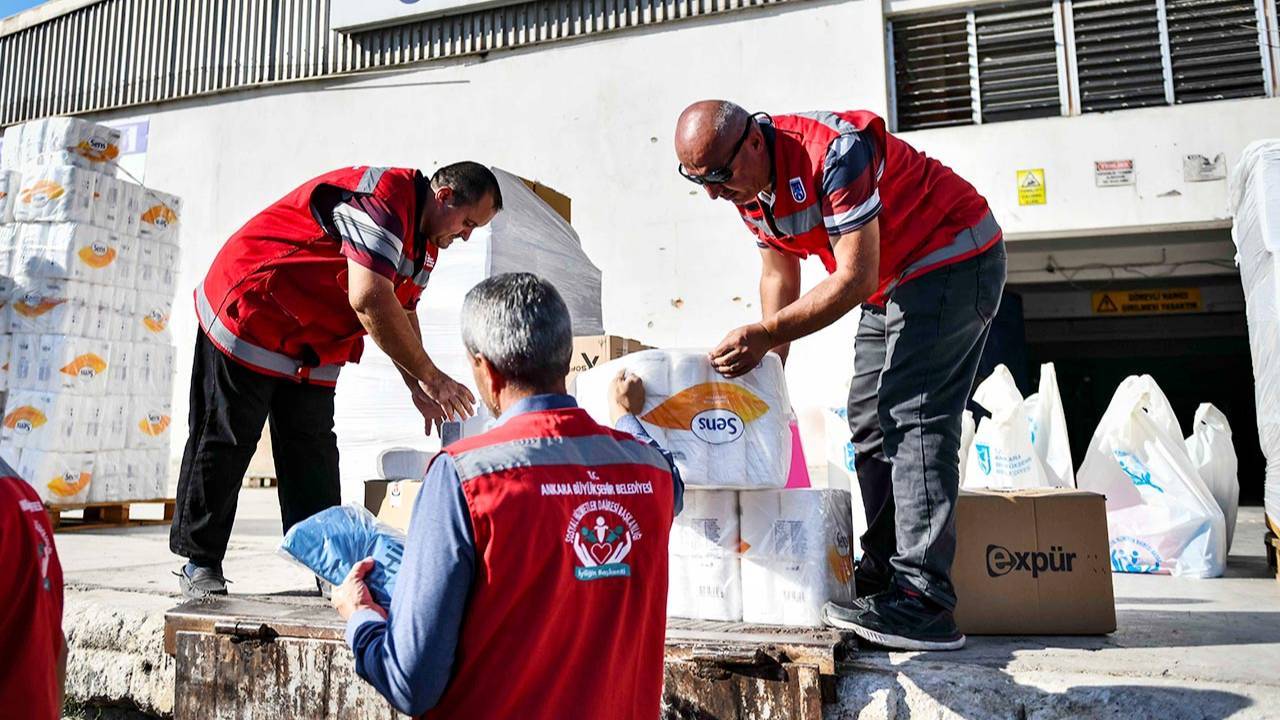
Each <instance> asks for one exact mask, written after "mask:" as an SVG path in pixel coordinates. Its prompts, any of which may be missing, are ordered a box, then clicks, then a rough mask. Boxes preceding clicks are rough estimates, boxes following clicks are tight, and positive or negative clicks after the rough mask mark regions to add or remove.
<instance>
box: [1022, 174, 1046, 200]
mask: <svg viewBox="0 0 1280 720" xmlns="http://www.w3.org/2000/svg"><path fill="white" fill-rule="evenodd" d="M1044 202H1045V191H1044V168H1034V169H1031V170H1019V171H1018V204H1019V205H1043V204H1044Z"/></svg>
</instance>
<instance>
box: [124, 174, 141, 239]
mask: <svg viewBox="0 0 1280 720" xmlns="http://www.w3.org/2000/svg"><path fill="white" fill-rule="evenodd" d="M123 190H124V193H123V194H122V195H121V198H120V201H121V204H122V205H123V206H124V213H125V216H124V234H125V235H128V236H129V237H137V236H138V233H139V232H141V231H142V201H143V193H144V192H145V190H144V189H143V187H142V186H141V185H136V184H134V183H130V182H126V183H125V184H124V185H123Z"/></svg>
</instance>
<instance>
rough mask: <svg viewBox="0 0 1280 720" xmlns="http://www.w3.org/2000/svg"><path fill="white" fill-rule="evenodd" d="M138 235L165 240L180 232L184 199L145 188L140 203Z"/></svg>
mask: <svg viewBox="0 0 1280 720" xmlns="http://www.w3.org/2000/svg"><path fill="white" fill-rule="evenodd" d="M138 210H139V213H138V221H139V227H138V235H139V236H140V237H143V238H157V239H163V238H164V237H166V236H167V235H169V234H170V233H176V232H177V231H178V225H179V222H180V217H181V215H182V199H181V198H179V197H178V196H177V195H170V194H169V193H166V192H160V191H159V190H152V189H150V188H143V189H142V192H141V197H140V199H139V203H138Z"/></svg>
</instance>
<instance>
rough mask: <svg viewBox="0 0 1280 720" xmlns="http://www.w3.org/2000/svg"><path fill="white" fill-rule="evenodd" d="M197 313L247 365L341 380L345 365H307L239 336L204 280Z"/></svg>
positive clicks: (198, 291)
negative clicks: (222, 315) (216, 306)
mask: <svg viewBox="0 0 1280 720" xmlns="http://www.w3.org/2000/svg"><path fill="white" fill-rule="evenodd" d="M196 317H197V318H198V319H199V320H200V327H202V328H204V331H205V332H206V333H208V335H209V339H211V340H213V342H214V343H215V344H216V345H217V346H218V347H219V348H220V349H221V350H222V351H223V352H225V353H227V354H228V355H230V356H231V357H233V358H236V359H237V360H240V361H241V362H243V363H245V364H247V365H250V366H253V367H257V368H262V369H263V370H266V371H268V372H272V373H275V374H277V375H284V376H286V377H291V378H296V379H299V380H315V381H318V382H327V383H336V382H338V372H339V371H340V370H341V369H342V366H341V365H320V366H319V367H306V366H304V365H303V364H302V363H300V362H298V361H297V360H294V359H293V358H291V357H289V356H288V355H283V354H281V353H278V352H275V351H274V350H268V349H266V348H264V347H262V346H260V345H255V344H253V343H251V342H249V341H248V340H245V339H243V338H241V337H237V336H236V334H235V333H234V332H232V331H231V328H229V327H227V326H226V325H224V324H223V322H222V319H221V318H219V317H218V315H217V313H215V312H214V311H213V305H211V304H210V303H209V298H208V297H207V296H206V295H205V294H204V283H201V284H200V286H199V287H197V288H196Z"/></svg>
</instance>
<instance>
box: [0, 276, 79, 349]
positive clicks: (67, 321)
mask: <svg viewBox="0 0 1280 720" xmlns="http://www.w3.org/2000/svg"><path fill="white" fill-rule="evenodd" d="M98 297H99V295H98V293H97V289H96V286H94V285H91V284H89V283H86V282H82V281H79V280H62V279H42V280H25V281H20V282H19V283H18V286H17V288H16V290H15V291H14V294H13V300H12V302H11V303H10V305H9V309H10V316H9V317H10V322H9V329H10V331H11V332H13V333H35V334H61V335H84V334H85V331H86V329H87V328H88V325H89V312H88V308H89V307H90V306H91V305H95V304H96V303H97V302H98Z"/></svg>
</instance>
